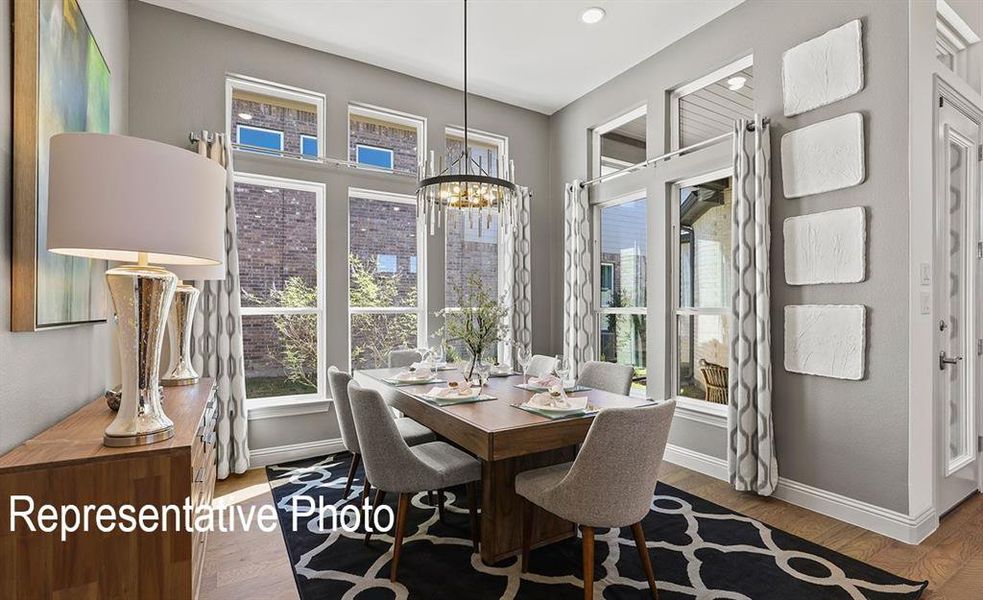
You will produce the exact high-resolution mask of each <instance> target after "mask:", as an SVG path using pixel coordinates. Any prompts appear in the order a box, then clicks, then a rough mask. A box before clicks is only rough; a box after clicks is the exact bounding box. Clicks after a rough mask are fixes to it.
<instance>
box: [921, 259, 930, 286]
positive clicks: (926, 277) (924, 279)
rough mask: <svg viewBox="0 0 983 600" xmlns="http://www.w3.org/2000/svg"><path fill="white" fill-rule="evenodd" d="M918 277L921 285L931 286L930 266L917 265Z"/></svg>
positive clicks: (924, 264) (926, 264) (925, 264)
mask: <svg viewBox="0 0 983 600" xmlns="http://www.w3.org/2000/svg"><path fill="white" fill-rule="evenodd" d="M919 275H920V276H919V280H920V281H921V283H922V285H932V265H930V264H928V263H922V264H921V265H919Z"/></svg>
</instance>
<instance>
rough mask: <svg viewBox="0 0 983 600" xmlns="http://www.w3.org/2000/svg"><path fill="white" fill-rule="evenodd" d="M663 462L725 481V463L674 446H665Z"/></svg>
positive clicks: (719, 459) (714, 457)
mask: <svg viewBox="0 0 983 600" xmlns="http://www.w3.org/2000/svg"><path fill="white" fill-rule="evenodd" d="M664 458H665V460H667V461H668V462H671V463H672V464H674V465H679V466H680V467H686V468H687V469H689V470H690V471H696V472H697V473H703V474H704V475H709V476H710V477H713V478H715V479H722V480H724V481H727V461H726V460H724V459H722V458H717V457H716V456H710V455H709V454H703V453H702V452H696V451H694V450H690V449H688V448H683V447H682V446H676V445H674V444H667V445H666V453H665V457H664Z"/></svg>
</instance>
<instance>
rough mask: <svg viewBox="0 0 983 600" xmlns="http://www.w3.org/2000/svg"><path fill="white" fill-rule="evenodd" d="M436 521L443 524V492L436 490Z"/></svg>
mask: <svg viewBox="0 0 983 600" xmlns="http://www.w3.org/2000/svg"><path fill="white" fill-rule="evenodd" d="M437 519H438V520H439V521H440V522H441V523H444V490H437Z"/></svg>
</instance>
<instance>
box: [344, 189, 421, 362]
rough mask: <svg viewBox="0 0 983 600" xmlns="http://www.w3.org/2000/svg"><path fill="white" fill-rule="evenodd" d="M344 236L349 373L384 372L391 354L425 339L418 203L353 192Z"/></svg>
mask: <svg viewBox="0 0 983 600" xmlns="http://www.w3.org/2000/svg"><path fill="white" fill-rule="evenodd" d="M348 232H349V233H348V248H349V250H348V305H349V308H348V312H349V325H350V343H349V349H350V357H351V368H352V369H371V368H378V367H385V366H388V357H389V352H390V351H392V350H394V349H397V348H416V347H419V346H421V345H422V344H421V342H420V340H422V339H425V336H424V332H423V327H424V323H425V319H424V318H423V317H424V315H425V309H424V307H425V302H424V300H425V294H423V293H422V289H423V282H424V281H425V277H424V273H423V272H422V271H423V269H418V268H417V266H418V265H425V264H426V261H421V260H419V258H420V257H421V256H423V253H424V245H423V242H424V236H422V235H420V225H419V224H418V223H417V218H416V198H415V197H413V196H404V195H400V194H389V193H383V192H375V191H369V190H362V189H351V190H349V200H348Z"/></svg>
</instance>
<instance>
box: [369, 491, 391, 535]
mask: <svg viewBox="0 0 983 600" xmlns="http://www.w3.org/2000/svg"><path fill="white" fill-rule="evenodd" d="M385 499H386V492H384V491H382V490H376V491H375V502H374V503H373V504H372V507H373V509H372V512H375V511H377V510H379V507H380V506H382V503H383V502H384V501H385ZM370 539H372V531H371V529H370V528H369V527H368V526H366V527H365V545H366V546H368V545H369V540H370Z"/></svg>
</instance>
